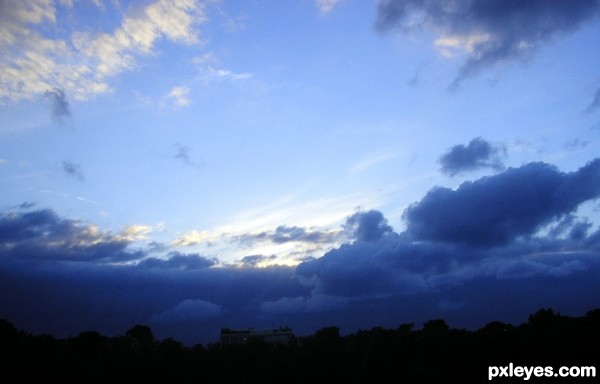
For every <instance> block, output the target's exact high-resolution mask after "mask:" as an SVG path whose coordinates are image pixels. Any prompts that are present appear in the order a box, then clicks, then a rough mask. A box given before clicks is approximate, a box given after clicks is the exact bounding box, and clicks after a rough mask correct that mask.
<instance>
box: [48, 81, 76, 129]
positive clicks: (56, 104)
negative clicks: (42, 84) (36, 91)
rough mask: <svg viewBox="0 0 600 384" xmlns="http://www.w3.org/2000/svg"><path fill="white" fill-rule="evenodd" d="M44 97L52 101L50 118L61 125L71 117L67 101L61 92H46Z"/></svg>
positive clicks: (55, 90) (58, 90)
mask: <svg viewBox="0 0 600 384" xmlns="http://www.w3.org/2000/svg"><path fill="white" fill-rule="evenodd" d="M44 95H45V96H46V97H48V98H49V99H50V100H51V101H52V118H53V119H54V120H55V121H57V122H59V123H62V122H63V121H64V120H65V119H66V118H68V117H70V116H71V109H70V107H69V101H68V100H67V96H66V95H65V92H64V91H63V90H61V89H53V90H52V91H46V92H45V94H44Z"/></svg>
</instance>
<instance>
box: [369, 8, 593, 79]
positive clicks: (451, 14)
mask: <svg viewBox="0 0 600 384" xmlns="http://www.w3.org/2000/svg"><path fill="white" fill-rule="evenodd" d="M599 11H600V2H598V1H597V0H584V1H578V2H575V3H573V2H571V1H543V0H536V1H518V0H509V1H505V0H493V1H484V2H481V1H473V0H470V1H445V2H439V1H422V0H380V1H379V5H378V10H377V21H376V24H375V26H376V29H377V30H378V31H380V32H388V31H390V30H399V31H401V32H403V33H405V34H408V33H412V32H415V31H420V30H433V31H435V33H437V35H438V38H437V40H436V41H435V42H434V44H435V46H436V47H437V48H438V49H439V50H440V52H441V53H442V54H443V55H445V56H448V57H453V56H454V55H455V52H461V53H464V54H466V60H465V61H464V63H463V65H462V66H461V68H460V70H459V73H458V75H457V76H456V78H455V80H454V82H453V84H452V86H453V87H456V86H459V85H460V83H461V82H462V81H463V80H464V79H466V78H468V77H470V76H473V75H475V74H477V73H479V72H480V71H482V70H484V69H486V68H488V67H490V66H494V65H497V64H499V63H501V62H504V61H508V60H513V59H515V58H525V57H528V56H531V55H532V54H533V53H534V52H535V51H536V50H538V49H539V48H540V47H542V46H543V45H544V44H546V43H547V42H549V41H551V40H552V39H554V38H555V37H557V36H559V35H561V34H565V33H569V32H573V31H575V30H577V29H578V28H579V27H580V26H581V25H582V24H584V23H585V22H586V21H588V20H591V19H592V18H594V17H596V16H597V15H598V14H599Z"/></svg>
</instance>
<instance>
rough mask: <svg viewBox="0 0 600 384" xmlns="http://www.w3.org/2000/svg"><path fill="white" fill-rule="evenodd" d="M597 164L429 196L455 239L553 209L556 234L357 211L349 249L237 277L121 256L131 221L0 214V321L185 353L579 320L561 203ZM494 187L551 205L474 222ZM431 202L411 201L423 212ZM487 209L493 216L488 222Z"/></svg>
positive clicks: (590, 300) (590, 258)
mask: <svg viewBox="0 0 600 384" xmlns="http://www.w3.org/2000/svg"><path fill="white" fill-rule="evenodd" d="M598 163H599V161H598V160H595V161H593V162H591V163H589V164H588V165H586V166H584V167H582V168H581V169H580V170H578V171H575V172H570V173H563V172H559V171H558V170H557V169H556V168H555V167H553V166H550V165H548V164H543V163H532V164H527V165H524V166H523V167H520V168H517V169H507V170H505V171H503V172H502V173H500V174H498V175H494V176H488V177H485V178H482V179H479V180H477V181H476V182H473V183H471V184H472V185H474V187H472V189H470V190H469V189H466V187H465V186H464V185H463V186H461V187H459V188H458V189H457V190H456V191H450V193H451V194H456V195H464V194H467V192H469V194H468V196H469V197H470V199H467V197H466V195H464V196H463V199H464V201H466V203H464V201H463V200H460V202H459V201H458V200H459V199H458V198H457V200H456V201H454V200H452V201H448V198H447V196H446V195H443V194H442V195H440V196H439V197H440V198H441V199H442V201H441V202H442V203H444V202H445V203H448V204H450V203H451V204H450V206H452V207H453V208H454V211H452V209H451V207H450V206H447V205H446V204H441V205H440V207H442V208H441V212H440V215H442V216H445V215H451V216H452V215H453V216H452V218H453V219H454V220H455V221H456V222H457V223H458V224H459V225H462V228H463V229H465V230H472V227H474V226H475V225H476V224H477V225H479V226H482V225H484V224H482V219H481V218H480V216H482V215H483V216H484V219H483V222H485V223H486V224H485V225H489V226H490V227H492V228H493V227H495V226H496V224H497V222H498V223H502V222H504V221H507V219H506V217H510V218H511V219H510V220H512V224H514V225H515V227H517V228H522V227H527V226H523V225H521V224H520V222H521V221H525V222H527V223H529V222H530V221H534V222H538V223H542V222H546V221H547V220H546V219H545V217H546V216H548V217H549V216H552V212H554V213H555V215H554V216H556V215H558V216H560V218H561V220H560V222H557V223H556V227H557V230H556V231H552V230H550V231H547V233H546V232H544V233H540V234H538V235H536V236H521V237H510V238H509V239H507V240H506V241H505V242H502V243H499V242H491V243H485V242H484V243H481V244H480V245H479V246H477V247H474V246H472V243H468V242H465V241H463V239H462V238H455V237H446V238H444V237H439V236H417V235H419V234H420V232H419V231H418V230H415V228H417V229H418V225H422V224H424V223H422V222H415V221H411V220H412V219H414V217H413V216H410V215H408V216H409V217H410V219H411V220H407V222H406V230H405V231H404V232H401V233H396V232H394V231H393V229H392V228H391V227H390V226H389V225H388V224H387V221H386V219H385V216H384V215H383V214H382V213H381V212H379V211H365V212H362V211H361V212H357V213H355V214H353V215H351V216H350V217H348V218H347V220H346V224H345V225H344V229H346V232H349V233H347V235H351V241H349V242H347V243H345V244H342V245H341V246H339V247H337V248H335V249H332V250H330V251H328V252H327V253H325V255H324V256H323V257H320V258H312V259H307V260H305V261H304V262H303V263H301V264H300V265H298V266H297V267H285V266H272V267H267V268H255V267H253V265H259V264H260V262H261V261H266V260H268V259H269V258H270V257H271V256H263V255H253V256H248V257H246V258H244V259H242V261H244V262H245V263H246V267H245V268H239V265H225V264H223V265H220V264H219V265H217V264H216V260H215V259H209V258H206V257H204V256H201V255H199V254H197V253H189V254H184V253H179V252H171V253H169V254H167V255H164V256H156V252H157V249H156V247H155V246H152V247H151V248H152V249H149V250H147V251H144V250H137V251H131V250H130V249H129V248H131V245H132V243H131V241H133V240H134V239H138V238H140V237H145V236H147V233H146V232H145V230H144V227H145V226H143V225H136V226H130V227H127V228H125V229H124V230H123V231H121V232H120V233H119V234H111V233H110V232H108V231H101V230H100V229H98V228H97V227H95V226H93V225H90V224H86V223H84V222H82V221H79V220H73V219H66V218H61V217H59V216H58V215H57V214H56V213H55V212H54V211H51V210H35V211H29V212H23V211H22V210H17V211H16V212H5V213H3V214H2V215H1V216H0V313H2V316H3V317H5V318H7V319H9V321H11V322H13V323H14V324H15V325H16V326H18V327H19V328H24V329H27V330H29V331H31V332H34V333H54V334H56V335H57V336H59V337H66V336H67V335H69V334H76V333H77V332H81V331H84V330H89V329H94V330H97V331H99V332H101V333H104V334H109V335H117V334H122V333H123V332H124V331H125V330H126V329H129V328H130V327H131V326H132V325H133V324H146V323H150V324H151V326H152V328H153V331H154V333H155V335H157V337H159V338H162V337H174V338H177V339H180V340H183V341H184V342H186V343H188V344H194V343H197V342H203V343H204V342H209V341H216V340H217V338H218V330H219V329H220V328H221V327H224V326H225V327H231V328H242V327H248V326H254V327H257V328H261V327H269V326H273V325H274V324H275V325H279V324H281V325H283V324H287V325H290V326H291V327H292V329H293V330H294V332H296V333H297V334H299V335H303V334H308V333H314V331H315V330H316V329H318V328H321V327H323V326H328V325H332V324H334V325H337V326H340V327H341V329H342V330H343V332H352V331H356V330H357V329H361V328H362V329H364V328H368V327H372V326H375V325H379V326H384V327H395V326H397V324H400V323H403V322H422V321H426V320H430V319H434V318H440V317H443V318H444V319H445V320H446V321H447V322H448V323H449V324H451V325H452V326H453V327H470V328H473V327H481V326H483V325H484V324H485V323H487V322H489V321H491V320H500V321H507V322H515V321H524V320H526V318H527V315H528V314H529V313H531V312H533V311H535V310H537V309H538V308H540V307H549V306H551V307H553V308H555V309H556V310H560V311H561V313H565V314H569V313H582V312H584V311H586V310H589V309H591V308H594V307H597V306H600V298H598V295H597V276H598V273H600V259H598V257H597V255H598V251H599V250H600V231H598V230H596V231H595V232H592V233H589V232H590V231H591V228H592V227H591V223H590V222H589V221H587V220H585V219H583V218H578V217H577V216H576V215H575V212H573V211H572V210H570V207H573V206H575V205H577V202H579V201H584V200H586V199H587V198H588V197H589V196H594V195H595V194H596V193H597V187H598V185H599V184H600V183H599V182H598V169H597V167H598V166H599V165H598ZM536 174H538V176H535V177H534V175H536ZM517 176H518V177H517ZM523 180H527V181H526V182H524V181H523ZM557 181H560V182H557ZM542 185H543V186H544V187H543V188H542V187H541V186H542ZM557 185H558V186H557ZM509 186H510V188H509ZM496 188H499V189H500V190H501V191H499V192H498V193H499V194H501V193H500V192H502V191H507V190H508V191H509V192H510V193H505V195H508V196H511V195H517V196H520V195H523V196H526V197H527V196H529V194H530V193H533V195H539V194H541V195H540V196H539V197H540V201H545V197H544V196H545V194H546V192H545V190H546V189H548V190H549V192H547V193H548V194H549V195H551V196H552V198H551V199H550V200H551V201H552V202H553V204H550V205H548V206H546V208H545V209H547V210H549V211H550V212H549V213H548V214H547V215H540V214H539V213H538V211H537V210H536V209H532V210H531V211H528V212H531V213H530V214H531V215H533V216H535V217H536V218H535V219H534V220H530V219H528V218H527V217H526V216H527V215H517V214H514V211H515V207H514V206H512V205H511V204H504V203H499V204H497V205H498V206H497V207H496V206H488V205H483V208H481V209H479V210H478V211H477V214H473V212H472V211H473V210H475V207H474V206H475V205H477V202H481V201H486V195H488V194H490V193H491V192H494V191H495V189H496ZM538 189H541V191H538ZM528 191H533V192H528ZM430 193H431V192H430ZM435 196H436V195H435V194H434V195H430V194H428V195H426V196H425V197H424V198H423V199H421V201H419V202H418V203H417V204H424V205H427V204H430V202H429V199H432V198H433V197H435ZM516 200H518V201H517V202H518V203H523V202H524V201H527V204H526V205H528V206H529V205H535V204H538V203H539V202H538V203H536V202H534V201H532V200H529V199H521V198H517V199H516ZM425 202H427V204H425ZM458 203H460V204H458ZM464 204H466V206H465V207H463V205H464ZM471 205H472V206H471ZM554 207H562V208H560V209H555V208H554ZM491 208H493V209H492V210H493V211H495V212H497V213H496V214H495V215H492V218H489V217H487V216H486V214H487V211H488V210H490V209H491ZM411 209H413V208H411V207H409V208H408V209H407V211H409V210H411ZM540 209H542V208H540ZM501 211H503V212H504V213H503V214H500V212H501ZM564 211H568V213H567V214H558V213H557V212H564ZM557 219H559V218H557ZM494 220H497V222H496V221H494ZM465 222H471V223H472V225H466V224H464V223H465ZM427 223H428V224H430V225H432V226H434V227H435V226H436V223H435V222H432V221H429V222H427ZM453 224H454V223H453ZM415 225H416V227H414V226H415ZM558 227H560V228H559V229H558ZM286 228H288V229H286V230H283V231H282V233H283V234H284V235H286V236H294V235H293V234H294V233H295V231H293V230H289V229H290V228H293V227H286ZM491 230H492V229H490V231H491ZM525 232H527V233H531V231H525ZM551 232H554V233H551ZM275 233H276V231H272V232H270V235H274V234H275ZM297 234H298V235H300V236H301V237H302V236H304V233H303V232H302V231H299V232H298V233H297ZM151 252H152V255H153V256H152V257H149V254H150V253H151ZM457 309H460V310H457Z"/></svg>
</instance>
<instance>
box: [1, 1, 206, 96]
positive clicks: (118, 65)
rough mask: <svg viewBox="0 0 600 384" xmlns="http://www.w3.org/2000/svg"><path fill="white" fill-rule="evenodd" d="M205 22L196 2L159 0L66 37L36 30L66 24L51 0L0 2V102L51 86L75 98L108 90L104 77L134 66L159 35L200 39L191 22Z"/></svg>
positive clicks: (186, 41)
mask: <svg viewBox="0 0 600 384" xmlns="http://www.w3.org/2000/svg"><path fill="white" fill-rule="evenodd" d="M204 20H205V16H204V7H203V4H202V3H200V2H199V1H198V0H157V1H155V2H153V3H151V4H149V5H148V6H146V7H143V8H136V9H134V10H133V11H132V12H131V13H130V14H129V15H128V16H126V17H124V18H123V20H122V22H121V25H120V26H119V27H118V28H117V29H116V30H114V31H113V32H112V33H106V32H91V31H73V32H72V35H71V37H70V38H67V39H65V38H57V37H55V36H51V35H42V34H40V33H38V32H37V30H40V29H44V30H48V31H52V30H58V29H62V28H64V26H63V25H62V22H63V20H60V19H59V18H58V17H57V10H56V5H55V2H54V1H51V0H32V1H28V2H22V1H20V0H5V1H2V2H1V3H0V51H2V52H3V55H2V56H0V100H2V101H13V102H14V101H19V100H24V99H31V98H34V97H37V96H39V95H43V94H44V93H45V92H47V91H48V90H51V89H61V90H64V92H66V93H68V94H69V95H70V96H71V97H72V98H74V99H76V100H77V99H79V100H82V99H87V98H89V97H92V96H94V95H97V94H101V93H104V92H107V91H108V90H109V89H110V86H109V84H108V82H107V79H108V78H109V77H110V76H114V75H116V74H118V73H120V72H122V71H125V70H129V69H132V68H134V67H135V66H136V59H137V57H138V56H140V55H145V54H150V53H152V52H153V48H154V45H155V44H156V42H157V41H158V40H159V39H160V38H166V39H168V40H171V41H173V42H177V43H183V44H197V43H199V38H198V32H197V31H196V30H195V29H194V25H195V24H197V23H200V22H203V21H204ZM48 26H50V28H44V27H48ZM47 33H51V32H47Z"/></svg>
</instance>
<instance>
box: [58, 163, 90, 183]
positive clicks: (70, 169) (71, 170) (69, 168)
mask: <svg viewBox="0 0 600 384" xmlns="http://www.w3.org/2000/svg"><path fill="white" fill-rule="evenodd" d="M62 166H63V171H65V173H66V174H67V175H69V176H71V177H74V178H76V179H77V180H79V181H85V177H84V176H83V172H82V171H81V165H80V164H76V163H73V162H71V161H63V163H62Z"/></svg>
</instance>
